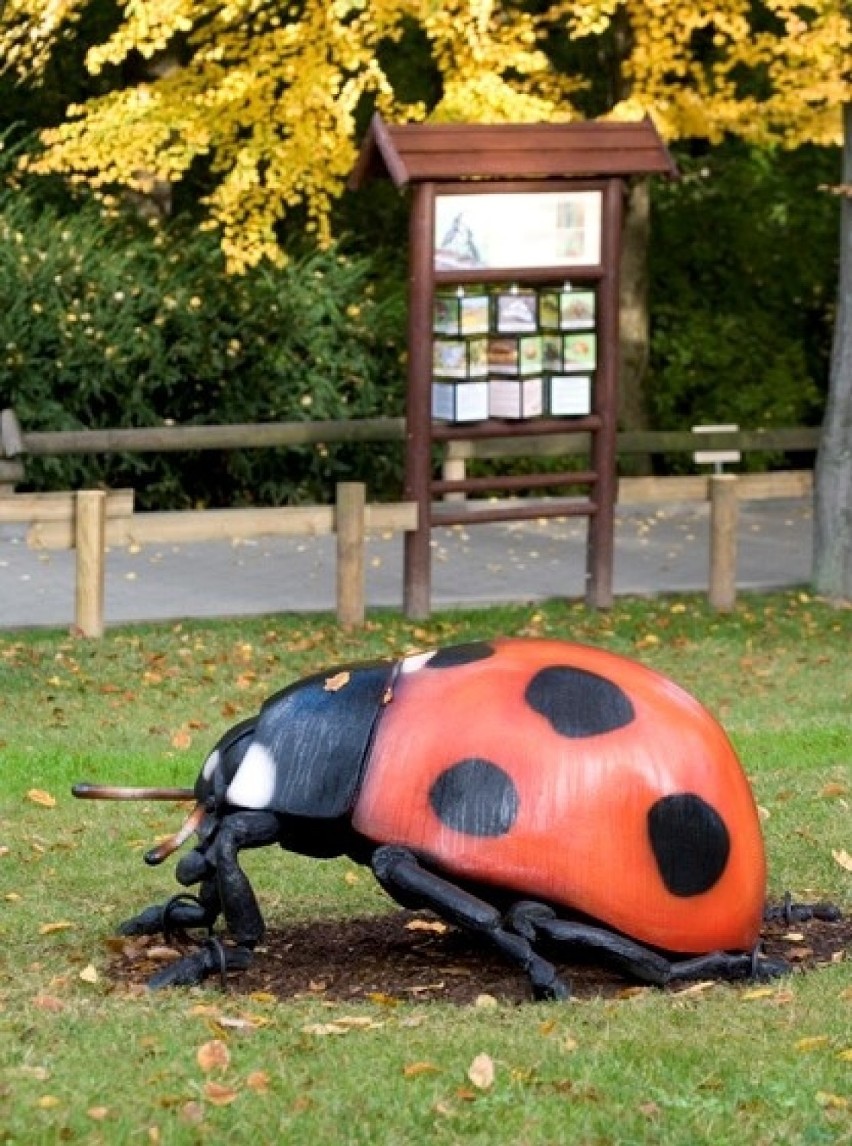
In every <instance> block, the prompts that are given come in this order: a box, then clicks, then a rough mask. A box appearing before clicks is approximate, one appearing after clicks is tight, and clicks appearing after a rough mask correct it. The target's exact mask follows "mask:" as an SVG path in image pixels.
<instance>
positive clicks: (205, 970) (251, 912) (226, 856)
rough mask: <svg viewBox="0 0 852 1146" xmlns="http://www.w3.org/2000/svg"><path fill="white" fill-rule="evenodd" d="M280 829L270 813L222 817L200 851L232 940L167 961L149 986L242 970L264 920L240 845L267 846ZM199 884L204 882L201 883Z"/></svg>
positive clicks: (172, 984)
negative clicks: (241, 860)
mask: <svg viewBox="0 0 852 1146" xmlns="http://www.w3.org/2000/svg"><path fill="white" fill-rule="evenodd" d="M280 836H281V828H280V824H279V822H278V817H277V816H276V815H275V814H274V813H272V812H233V813H230V814H228V815H226V816H223V818H222V820H221V823H220V825H219V828H218V831H217V833H216V836H215V839H214V840H213V843H212V845H211V846H210V847H209V848H208V850H207V851H206V853H205V855H204V859H205V860H206V863H207V865H208V870H209V872H210V874H209V875H208V876H207V877H206V878H205V881H204V884H206V883H207V880H208V879H212V880H215V890H216V898H217V900H218V903H219V904H221V909H222V914H223V915H224V917H225V923H226V924H227V927H228V932H229V935H230V937H231V939H232V940H233V945H230V944H229V945H228V946H225V945H224V944H222V943H220V942H219V941H218V940H216V939H212V938H211V939H208V941H207V942H206V943H205V945H204V946H203V947H202V948H201V949H200V950H199V951H196V952H194V953H193V954H191V955H186V956H184V958H183V959H179V960H178V961H177V962H176V963H171V964H169V966H168V967H165V968H164V969H163V970H162V971H160V972H158V974H156V975H154V977H153V978H152V979H151V980H150V981H149V984H148V985H149V986H150V987H153V988H159V987H191V986H194V985H195V984H197V983H201V982H203V980H204V979H206V978H207V977H208V976H209V975H214V974H219V975H221V976H222V977H223V978H224V975H225V973H226V972H227V971H231V970H233V971H241V970H244V969H245V968H246V967H247V966H248V964H249V963H250V962H251V959H252V957H253V953H254V948H255V947H256V946H257V944H258V943H260V941H261V940H262V939H263V936H264V932H265V930H266V925H265V924H264V922H263V916H262V915H261V912H260V907H259V906H258V902H257V897H256V896H255V894H254V890H253V888H252V886H251V884H250V882H249V879H248V876H247V875H246V874H245V872H244V871H243V869H242V868H241V867H240V865H239V861H238V858H237V857H238V856H239V853H240V852H241V851H242V850H243V849H244V848H259V847H265V846H266V845H267V844H274V843H277V842H279V840H280ZM204 884H202V886H204Z"/></svg>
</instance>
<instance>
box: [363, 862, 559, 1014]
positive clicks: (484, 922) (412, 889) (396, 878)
mask: <svg viewBox="0 0 852 1146" xmlns="http://www.w3.org/2000/svg"><path fill="white" fill-rule="evenodd" d="M371 863H372V868H373V872H374V874H375V876H376V879H377V880H378V881H379V883H380V884H381V885H382V887H383V888H384V889H385V890H386V891H387V892H388V894H389V895H391V896H392V897H393V898H394V899H395V900H396V901H397V903H401V904H402V906H403V907H410V908H422V907H426V908H428V909H429V910H431V911H434V912H435V913H436V915H440V916H441V918H442V919H446V920H447V922H448V923H453V924H455V925H456V926H458V927H462V928H464V929H465V930H467V931H472V932H474V933H475V934H477V935H481V936H483V937H484V938H486V939H487V940H488V941H489V942H490V943H492V944H493V945H494V946H495V947H496V948H497V950H498V951H500V952H502V954H503V955H505V956H506V957H507V958H508V959H509V960H510V961H511V962H512V963H515V964H516V965H517V966H518V967H520V968H521V969H522V970H524V971H525V972H526V973H527V975H528V976H529V979H530V982H531V984H532V989H533V993H534V995H535V997H536V998H537V999H566V998H567V997H568V994H569V991H568V988H567V987H566V985H565V984H564V983H563V982H562V981H561V980H560V979H559V978H558V976H557V974H556V969H555V968H554V967H553V965H552V964H551V963H548V962H547V960H546V959H542V958H541V956H540V955H537V954H536V953H535V951H534V950H533V948H532V944H531V943H530V942H529V940H528V939H526V938H525V937H524V936H522V935H518V934H513V933H512V932H511V931H507V930H506V929H505V928H504V927H503V926H502V918H501V915H500V912H499V911H497V909H496V908H495V907H492V905H491V904H490V903H486V902H485V900H482V899H479V898H477V897H476V896H475V895H471V894H470V893H469V892H467V891H464V890H463V889H462V888H460V887H457V886H456V885H455V884H453V883H450V882H449V881H448V880H446V879H442V878H441V876H439V875H436V874H435V873H434V872H431V871H429V870H428V869H427V868H424V867H423V866H422V865H421V863H420V862H419V860H418V859H417V857H416V856H415V855H414V854H413V853H412V852H410V851H408V849H407V848H402V847H390V846H389V847H380V848H377V849H376V851H375V852H374V853H373V857H372V861H371Z"/></svg>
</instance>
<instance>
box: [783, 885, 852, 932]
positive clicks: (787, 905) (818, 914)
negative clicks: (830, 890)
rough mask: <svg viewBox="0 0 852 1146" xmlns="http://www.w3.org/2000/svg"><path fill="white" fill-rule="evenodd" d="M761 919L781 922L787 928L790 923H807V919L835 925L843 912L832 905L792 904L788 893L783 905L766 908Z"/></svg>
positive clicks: (791, 898)
mask: <svg viewBox="0 0 852 1146" xmlns="http://www.w3.org/2000/svg"><path fill="white" fill-rule="evenodd" d="M763 918H764V919H765V920H766V922H767V923H776V922H781V923H785V924H787V925H788V926H789V925H790V924H791V923H807V921H808V920H809V919H822V920H824V921H825V922H826V923H837V921H838V920H839V919H842V918H843V912H842V911H841V910H840V908H839V907H838V906H837V905H836V904H834V903H794V902H793V897H792V896H791V895H790V893H789V891H788V892H787V894H786V895H785V896H784V901H783V903H779V904H777V905H773V906H772V907H767V908H766V910H765V911H764V913H763Z"/></svg>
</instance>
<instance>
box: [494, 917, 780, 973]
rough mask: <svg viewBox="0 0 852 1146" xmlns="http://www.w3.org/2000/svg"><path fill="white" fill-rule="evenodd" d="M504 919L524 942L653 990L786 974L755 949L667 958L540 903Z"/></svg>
mask: <svg viewBox="0 0 852 1146" xmlns="http://www.w3.org/2000/svg"><path fill="white" fill-rule="evenodd" d="M507 919H508V921H509V923H510V926H511V927H512V928H513V929H515V930H517V931H518V933H519V934H521V935H525V936H526V937H527V938H528V939H531V940H532V939H544V940H546V941H547V942H549V943H558V944H559V945H560V946H563V945H564V946H566V947H570V948H574V949H576V950H586V951H594V952H595V953H596V954H599V955H603V956H604V957H605V958H606V960H607V962H609V963H610V964H611V965H613V966H614V967H616V968H617V969H618V970H619V971H622V972H624V973H625V974H627V975H629V976H631V977H632V978H634V979H638V980H639V981H640V982H642V983H650V984H651V985H652V986H655V987H665V986H667V985H668V984H671V983H677V982H685V981H689V980H693V979H726V980H727V979H770V978H773V977H775V976H777V975H784V974H787V973H788V972H789V970H790V968H789V966H788V965H787V964H786V963H784V962H783V961H782V960H780V959H769V958H766V957H765V956H763V955H761V954H760V952H759V950H755V951H754V952H729V951H711V952H709V953H708V954H706V955H696V956H694V957H693V958H690V959H668V958H666V956H664V955H661V954H660V953H659V952H658V951H653V950H652V949H651V948H649V947H643V946H642V944H641V943H636V942H635V940H633V939H628V938H627V937H626V936H624V935H619V934H618V933H617V932H615V931H608V930H607V929H606V928H604V927H593V926H591V925H589V924H587V923H574V922H572V921H571V920H567V919H559V918H558V917H557V916H556V913H555V912H554V911H552V910H551V909H550V908H549V907H546V906H545V905H544V904H541V903H534V902H527V901H524V902H521V903H517V904H515V905H514V907H513V908H511V910H510V911H509V913H508V916H507Z"/></svg>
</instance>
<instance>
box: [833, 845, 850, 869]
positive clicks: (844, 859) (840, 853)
mask: <svg viewBox="0 0 852 1146" xmlns="http://www.w3.org/2000/svg"><path fill="white" fill-rule="evenodd" d="M831 854H832V855H833V856H834V860H835V862H836V863H839V864H840V866H841V867H842V868H843V870H844V871H852V855H850V854H849V852H847V851H845V850H844V849H841V848H838V849H837V850H832V853H831Z"/></svg>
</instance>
